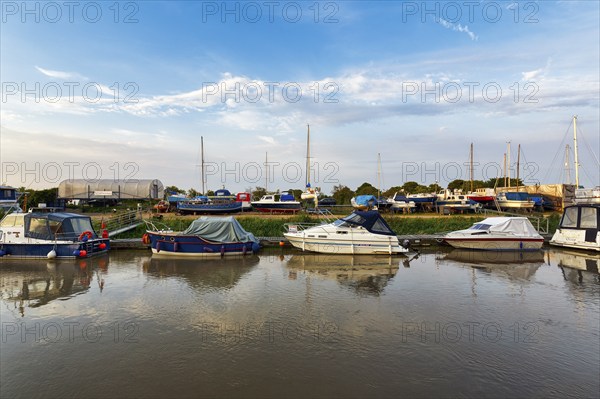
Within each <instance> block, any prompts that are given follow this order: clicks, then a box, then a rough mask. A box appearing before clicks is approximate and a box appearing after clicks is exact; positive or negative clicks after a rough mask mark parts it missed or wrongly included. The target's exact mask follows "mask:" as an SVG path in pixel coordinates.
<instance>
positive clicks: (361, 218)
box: [340, 211, 396, 236]
mask: <svg viewBox="0 0 600 399" xmlns="http://www.w3.org/2000/svg"><path fill="white" fill-rule="evenodd" d="M340 220H343V221H344V222H346V223H347V224H350V225H354V226H362V227H364V228H365V229H367V230H368V231H370V232H371V233H375V234H384V235H390V236H394V235H396V233H394V231H393V230H392V229H391V228H390V226H388V224H387V223H386V222H385V220H383V218H382V217H381V215H380V214H379V212H377V211H354V212H353V213H352V214H350V215H348V216H346V217H345V218H342V219H340Z"/></svg>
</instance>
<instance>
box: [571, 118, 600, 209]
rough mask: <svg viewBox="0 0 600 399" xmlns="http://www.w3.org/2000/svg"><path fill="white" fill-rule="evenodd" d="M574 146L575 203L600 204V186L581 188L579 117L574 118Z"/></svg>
mask: <svg viewBox="0 0 600 399" xmlns="http://www.w3.org/2000/svg"><path fill="white" fill-rule="evenodd" d="M573 146H574V148H573V149H574V151H575V203H577V204H600V186H596V187H595V188H579V151H578V147H577V115H575V116H573Z"/></svg>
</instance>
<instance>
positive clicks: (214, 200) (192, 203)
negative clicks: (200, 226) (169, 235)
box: [177, 137, 242, 215]
mask: <svg viewBox="0 0 600 399" xmlns="http://www.w3.org/2000/svg"><path fill="white" fill-rule="evenodd" d="M200 152H201V157H202V160H201V164H200V167H201V172H200V174H201V179H202V195H200V196H197V197H196V198H192V199H190V200H180V201H178V202H177V212H178V213H179V214H194V215H196V214H202V213H210V214H225V213H237V212H241V211H242V202H239V201H237V200H236V196H235V195H232V194H231V193H230V192H229V191H228V190H226V189H225V187H223V189H221V190H217V191H216V192H215V195H214V196H205V195H204V182H205V181H206V178H205V173H204V137H200Z"/></svg>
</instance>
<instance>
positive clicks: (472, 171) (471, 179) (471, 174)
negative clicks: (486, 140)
mask: <svg viewBox="0 0 600 399" xmlns="http://www.w3.org/2000/svg"><path fill="white" fill-rule="evenodd" d="M471 192H473V143H471Z"/></svg>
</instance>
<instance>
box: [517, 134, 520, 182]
mask: <svg viewBox="0 0 600 399" xmlns="http://www.w3.org/2000/svg"><path fill="white" fill-rule="evenodd" d="M520 162H521V144H519V147H518V150H517V192H518V191H519V163H520Z"/></svg>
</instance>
